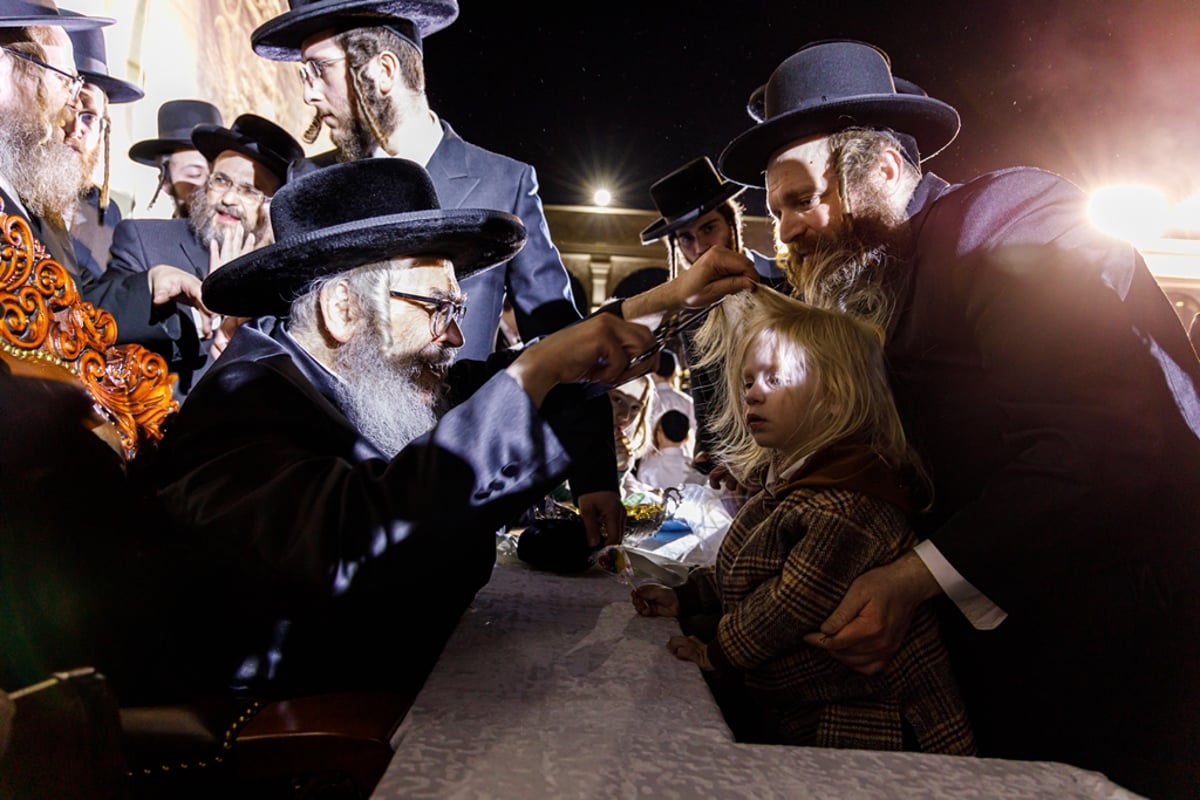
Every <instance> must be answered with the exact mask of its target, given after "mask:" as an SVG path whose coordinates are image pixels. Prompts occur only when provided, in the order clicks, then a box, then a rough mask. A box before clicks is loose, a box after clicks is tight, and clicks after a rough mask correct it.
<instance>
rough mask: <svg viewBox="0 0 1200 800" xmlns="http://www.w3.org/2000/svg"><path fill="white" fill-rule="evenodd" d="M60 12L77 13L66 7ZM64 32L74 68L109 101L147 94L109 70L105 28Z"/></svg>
mask: <svg viewBox="0 0 1200 800" xmlns="http://www.w3.org/2000/svg"><path fill="white" fill-rule="evenodd" d="M62 13H63V14H69V15H71V16H76V13H75V12H74V11H67V10H65V9H64V10H63V12H62ZM67 35H68V36H70V37H71V46H72V47H73V48H74V50H75V69H77V70H78V71H79V74H80V75H82V76H83V78H84V80H86V81H87V82H88V83H90V84H93V85H95V86H99V87H100V89H101V90H102V91H103V92H104V94H105V96H106V97H108V102H110V103H132V102H133V101H134V100H141V99H142V98H143V97H145V96H146V93H145V92H143V91H142V90H141V88H139V87H138V86H136V85H134V84H132V83H129V82H128V81H123V80H120V79H119V78H114V77H112V76H111V75H109V74H108V50H107V48H106V47H105V45H104V31H102V30H100V29H99V28H85V29H82V30H76V31H68V32H67Z"/></svg>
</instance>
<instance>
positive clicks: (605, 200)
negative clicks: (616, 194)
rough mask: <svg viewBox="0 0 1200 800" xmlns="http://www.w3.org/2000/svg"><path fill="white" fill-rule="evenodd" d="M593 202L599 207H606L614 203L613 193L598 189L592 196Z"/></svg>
mask: <svg viewBox="0 0 1200 800" xmlns="http://www.w3.org/2000/svg"><path fill="white" fill-rule="evenodd" d="M592 202H593V203H594V204H595V205H598V206H606V205H608V204H609V203H611V202H612V193H611V192H609V191H608V189H597V190H596V191H595V192H594V193H593V194H592Z"/></svg>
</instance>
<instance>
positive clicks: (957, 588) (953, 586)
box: [913, 539, 1008, 631]
mask: <svg viewBox="0 0 1200 800" xmlns="http://www.w3.org/2000/svg"><path fill="white" fill-rule="evenodd" d="M913 552H915V553H916V554H917V556H918V557H919V558H920V559H921V561H922V562H924V564H925V568H926V569H928V570H929V572H930V574H932V575H933V579H934V580H935V581H937V582H938V586H940V587H942V591H943V592H945V593H946V596H947V597H949V598H950V600H951V601H952V602H953V603H954V605H956V606H957V607H958V610H959V611H961V612H962V614H963V616H964V617H966V618H967V621H968V622H970V623H971V625H972V626H973V627H974V628H975V629H976V630H981V631H990V630H992V629H993V628H995V627H997V626H998V625H999V624H1000V623H1001V622H1004V620H1006V619H1007V618H1008V612H1007V611H1005V610H1004V609H1002V608H1000V606H998V605H996V604H995V603H993V602H992V601H991V600H990V599H988V596H987V595H985V594H984V593H983V592H981V591H979V590H978V589H976V588H975V587H974V586H972V585H971V584H970V583H969V582H968V581H967V579H966V578H964V577H963V576H962V574H961V573H960V572H959V571H958V570H956V569H955V568H954V567H953V566H951V564H950V562H949V561H947V560H946V557H945V556H943V555H942V551H940V550H938V549H937V546H936V545H935V544H934V543H933V542H931V541H929V540H928V539H926V540H925V541H923V542H921V543H920V544H918V545H917V546H916V547H914V548H913Z"/></svg>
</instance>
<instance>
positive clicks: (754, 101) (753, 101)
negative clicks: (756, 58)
mask: <svg viewBox="0 0 1200 800" xmlns="http://www.w3.org/2000/svg"><path fill="white" fill-rule="evenodd" d="M892 83H893V84H894V85H895V86H896V91H897V92H899V93H900V94H921V95H925V96H926V97H928V96H929V92H927V91H925V90H924V89H922V88H921V87H920V86H918V85H917V84H915V83H913V82H912V81H910V80H907V79H905V78H901V77H900V76H899V75H893V76H892ZM766 102H767V85H766V84H765V83H764V84H763V85H762V86H760V87H758V88H757V89H755V90H754V91H753V92H751V93H750V99H749V100H747V101H746V113H747V114H749V115H750V119H752V120H754V121H755V122H762V121H763V119H764V118H766V116H767V111H766Z"/></svg>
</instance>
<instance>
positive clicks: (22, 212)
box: [0, 0, 113, 281]
mask: <svg viewBox="0 0 1200 800" xmlns="http://www.w3.org/2000/svg"><path fill="white" fill-rule="evenodd" d="M112 23H113V20H112V19H111V18H107V17H87V16H82V15H71V16H68V15H67V14H60V13H59V10H58V8H57V6H56V5H55V4H54V2H53V0H0V201H2V202H3V210H4V211H5V212H6V213H8V214H10V215H16V216H20V217H22V218H24V219H26V220H28V221H29V223H30V226H31V229H32V232H33V235H34V236H35V237H36V238H37V239H38V240H39V241H40V242H41V243H42V244H43V245H45V247H46V249H47V250H48V251H49V252H50V254H51V255H52V256H53V257H54V259H55V260H56V261H58V262H59V263H60V264H62V265H63V266H64V267H65V268H66V269H67V271H68V272H69V273H70V274H71V275H72V276H73V277H74V278H75V279H76V280H77V281H78V280H80V278H81V277H83V276H82V275H81V273H80V269H79V266H78V264H77V263H76V261H75V251H74V247H73V245H72V244H71V241H70V236H69V235H68V233H67V225H66V221H65V220H66V216H67V214H68V213H69V212H70V210H71V208H72V207H73V205H74V203H75V200H76V198H77V197H78V193H79V188H80V186H82V185H83V181H84V168H83V165H82V164H81V163H80V160H79V158H77V157H76V155H75V152H74V151H73V150H71V149H70V148H69V147H68V146H67V144H66V143H65V142H64V138H65V136H64V131H63V123H64V121H65V120H66V119H67V118H68V117H69V116H70V115H71V114H73V113H74V112H73V110H72V109H71V108H68V106H74V105H75V104H76V103H77V102H78V97H79V92H80V90H81V89H82V88H83V79H82V78H80V77H79V76H78V74H77V73H76V71H75V63H74V58H73V50H72V46H71V40H70V38H68V35H67V31H68V30H81V29H85V28H98V27H102V26H105V25H111V24H112Z"/></svg>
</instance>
